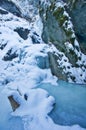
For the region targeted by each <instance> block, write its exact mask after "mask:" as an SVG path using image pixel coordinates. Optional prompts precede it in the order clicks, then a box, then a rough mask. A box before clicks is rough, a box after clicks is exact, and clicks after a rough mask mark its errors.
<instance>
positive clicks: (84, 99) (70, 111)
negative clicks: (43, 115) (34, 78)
mask: <svg viewBox="0 0 86 130" xmlns="http://www.w3.org/2000/svg"><path fill="white" fill-rule="evenodd" d="M39 87H40V88H42V89H45V90H47V91H48V92H49V94H50V95H52V96H53V97H54V98H55V101H56V105H55V107H54V109H53V110H52V112H51V113H50V114H49V115H50V117H51V118H52V119H53V121H54V122H55V123H57V124H60V125H65V126H66V125H74V124H78V125H80V126H81V127H83V128H86V85H78V84H70V83H67V82H65V81H60V80H59V81H58V86H53V85H51V84H48V83H47V84H41V85H40V86H39Z"/></svg>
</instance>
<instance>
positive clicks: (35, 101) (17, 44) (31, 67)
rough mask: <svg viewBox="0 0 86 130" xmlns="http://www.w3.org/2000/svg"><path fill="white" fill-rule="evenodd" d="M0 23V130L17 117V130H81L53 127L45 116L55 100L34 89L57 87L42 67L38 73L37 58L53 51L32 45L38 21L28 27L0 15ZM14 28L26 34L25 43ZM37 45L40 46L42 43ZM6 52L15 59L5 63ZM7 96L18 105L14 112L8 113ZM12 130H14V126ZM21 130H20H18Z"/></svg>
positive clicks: (74, 127) (73, 127)
mask: <svg viewBox="0 0 86 130" xmlns="http://www.w3.org/2000/svg"><path fill="white" fill-rule="evenodd" d="M0 19H2V21H3V22H2V21H0V32H1V34H0V42H1V45H4V44H5V43H6V46H5V47H4V48H3V49H0V88H1V90H2V91H1V92H0V97H1V98H0V101H1V107H0V112H1V114H3V115H2V116H1V117H0V122H1V123H0V125H1V124H2V125H4V124H5V126H6V127H5V126H0V127H1V129H3V127H5V128H4V129H3V130H9V128H8V127H7V126H8V125H10V124H9V123H10V120H9V116H11V117H12V118H13V117H15V121H16V120H17V117H19V119H21V120H19V119H18V121H19V123H18V122H17V123H18V124H21V126H22V123H23V126H24V130H33V129H35V130H52V129H53V130H67V129H68V130H79V129H80V130H82V129H83V128H80V127H79V126H78V125H75V126H71V127H68V126H59V125H56V124H55V123H54V122H53V121H52V119H51V118H50V117H49V116H48V113H50V112H51V110H52V109H53V105H54V103H55V99H54V98H53V97H52V96H50V95H49V94H48V93H47V92H46V91H45V90H43V89H37V88H36V87H37V86H38V85H39V84H40V83H42V82H45V83H46V82H47V83H48V82H49V83H51V84H57V78H56V77H54V76H53V75H52V74H51V71H50V68H46V66H45V68H43V69H42V68H41V67H39V66H38V64H39V63H38V61H37V57H39V56H41V57H43V58H44V57H47V56H48V52H49V51H52V48H53V47H52V46H51V47H50V46H49V45H46V44H44V43H41V44H35V43H33V42H32V39H31V35H32V34H33V32H34V31H35V32H36V33H37V34H38V35H39V37H40V35H41V31H42V28H41V29H40V31H39V28H37V25H41V21H40V18H39V17H37V18H36V20H38V21H36V22H35V23H34V25H32V24H31V25H30V23H28V22H27V21H26V20H24V19H21V18H18V17H16V16H14V15H12V14H11V13H8V14H6V15H1V14H0ZM17 27H18V28H19V27H22V28H24V29H25V28H28V29H29V30H30V33H29V34H28V38H27V40H24V39H22V38H21V37H20V36H19V35H18V33H17V32H15V31H14V29H16V28H17ZM40 39H41V37H40ZM40 41H41V42H42V39H41V40H40ZM10 49H11V50H12V52H11V54H10V55H12V54H14V53H16V54H17V56H16V57H15V58H13V59H12V60H7V61H5V60H4V57H5V56H7V54H8V51H9V50H10ZM53 50H54V49H53ZM58 53H59V52H58ZM47 62H48V61H47ZM19 92H20V93H21V95H20V93H19ZM25 94H26V95H27V96H28V99H27V100H25V98H24V95H25ZM9 95H13V96H14V99H15V100H17V101H18V102H19V103H20V107H19V108H18V109H16V111H15V112H12V109H11V106H10V104H9V102H8V99H7V97H8V96H9ZM3 108H4V109H3ZM2 117H3V119H2ZM5 118H6V119H5ZM13 122H14V120H13ZM11 127H12V125H11ZM14 128H15V129H16V130H17V128H16V125H14ZM14 128H13V129H14ZM21 129H22V130H23V128H21V127H20V128H19V130H21Z"/></svg>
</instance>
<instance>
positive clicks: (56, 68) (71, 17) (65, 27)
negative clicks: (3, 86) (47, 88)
mask: <svg viewBox="0 0 86 130" xmlns="http://www.w3.org/2000/svg"><path fill="white" fill-rule="evenodd" d="M6 5H9V6H6ZM11 5H13V11H12V7H11ZM0 6H1V7H3V8H5V9H6V10H7V11H10V12H11V13H13V14H15V15H17V16H19V17H23V18H24V19H26V20H27V21H28V23H29V24H30V25H32V30H33V28H34V27H36V26H40V32H41V33H39V34H41V35H40V36H39V35H38V34H37V33H35V31H34V32H33V31H32V32H33V33H32V34H29V33H30V30H28V28H27V29H26V28H25V29H23V28H19V27H17V28H16V29H14V31H15V32H16V33H18V35H19V36H20V37H21V38H22V39H23V40H27V38H28V36H29V35H30V37H31V39H32V42H33V44H34V43H36V44H40V43H41V42H45V43H46V44H48V45H49V46H50V47H51V46H53V48H54V49H53V48H52V47H51V48H52V51H51V52H49V53H48V58H49V65H48V66H50V68H51V72H52V74H53V75H55V76H57V77H58V78H59V79H62V80H66V81H70V82H77V83H86V55H85V54H86V30H85V26H86V24H85V21H86V15H85V14H86V13H85V12H86V3H85V0H82V1H81V0H74V1H72V0H41V1H40V0H38V1H36V0H25V1H23V0H10V1H9V0H3V1H0ZM0 12H1V13H8V12H2V10H1V11H0ZM40 18H41V20H42V25H43V28H42V27H41V24H39V21H40V20H39V19H40ZM80 19H81V20H80ZM34 25H35V26H34ZM34 30H35V29H34ZM38 31H39V30H38ZM41 39H42V40H41ZM5 46H6V43H4V44H3V45H2V44H0V48H1V50H3V48H4V47H5ZM10 54H11V57H10ZM16 57H17V52H15V53H12V51H10V52H7V55H6V56H5V57H4V60H5V61H8V60H12V59H13V58H16ZM40 59H41V58H40ZM40 63H41V62H40Z"/></svg>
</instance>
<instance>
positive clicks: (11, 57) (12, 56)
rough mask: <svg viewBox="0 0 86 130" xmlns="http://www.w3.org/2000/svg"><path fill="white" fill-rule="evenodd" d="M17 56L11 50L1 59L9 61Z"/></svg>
mask: <svg viewBox="0 0 86 130" xmlns="http://www.w3.org/2000/svg"><path fill="white" fill-rule="evenodd" d="M17 56H18V54H17V53H16V52H12V49H10V50H9V51H8V52H7V53H6V55H5V56H4V57H3V60H4V61H11V60H12V59H14V58H16V57H17Z"/></svg>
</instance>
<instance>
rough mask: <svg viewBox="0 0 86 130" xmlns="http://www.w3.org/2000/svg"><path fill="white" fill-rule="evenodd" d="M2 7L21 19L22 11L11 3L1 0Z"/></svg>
mask: <svg viewBox="0 0 86 130" xmlns="http://www.w3.org/2000/svg"><path fill="white" fill-rule="evenodd" d="M0 7H2V8H4V9H5V10H7V11H9V12H11V13H13V14H14V15H17V16H18V17H21V11H20V10H19V8H18V7H17V6H16V5H15V4H14V3H13V2H11V1H8V0H0Z"/></svg>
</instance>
